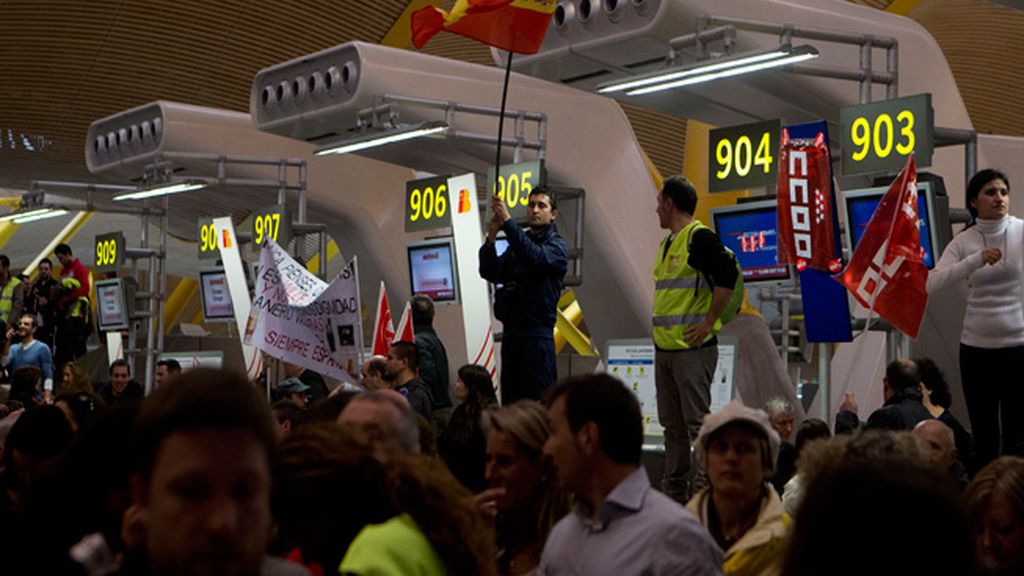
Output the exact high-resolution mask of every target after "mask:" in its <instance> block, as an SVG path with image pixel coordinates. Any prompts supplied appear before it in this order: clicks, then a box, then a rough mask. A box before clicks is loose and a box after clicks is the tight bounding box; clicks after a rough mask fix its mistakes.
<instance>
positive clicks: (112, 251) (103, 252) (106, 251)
mask: <svg viewBox="0 0 1024 576" xmlns="http://www.w3.org/2000/svg"><path fill="white" fill-rule="evenodd" d="M124 249H125V245H124V234H122V233H120V232H108V233H107V234H99V235H97V236H96V263H95V265H94V266H93V271H94V272H116V271H117V269H118V268H120V267H121V266H122V265H123V264H124Z"/></svg>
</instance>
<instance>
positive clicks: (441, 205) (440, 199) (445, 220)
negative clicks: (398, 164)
mask: <svg viewBox="0 0 1024 576" xmlns="http://www.w3.org/2000/svg"><path fill="white" fill-rule="evenodd" d="M450 210H451V207H450V206H448V177H447V176H434V177H432V178H424V179H422V180H410V181H408V182H406V183H405V231H406V232H420V231H423V230H436V229H438V228H447V227H449V226H451V225H452V215H451V212H450Z"/></svg>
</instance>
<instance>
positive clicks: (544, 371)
mask: <svg viewBox="0 0 1024 576" xmlns="http://www.w3.org/2000/svg"><path fill="white" fill-rule="evenodd" d="M556 380H558V367H557V365H556V363H555V340H554V339H553V338H516V337H512V338H509V337H507V336H506V337H505V338H503V339H502V341H501V403H502V405H503V406H508V405H509V404H511V403H513V402H515V401H516V400H522V399H529V400H541V399H543V396H544V391H545V390H547V389H548V386H551V385H552V384H554V383H555V381H556Z"/></svg>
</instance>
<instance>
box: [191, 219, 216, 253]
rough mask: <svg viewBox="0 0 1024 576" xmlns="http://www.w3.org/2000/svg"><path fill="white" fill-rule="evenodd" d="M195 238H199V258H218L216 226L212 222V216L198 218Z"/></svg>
mask: <svg viewBox="0 0 1024 576" xmlns="http://www.w3.org/2000/svg"><path fill="white" fill-rule="evenodd" d="M196 239H198V240H199V259H200V260H216V259H217V258H220V248H219V247H218V246H217V242H218V240H217V227H216V226H215V225H214V224H213V218H200V219H199V225H198V228H197V229H196Z"/></svg>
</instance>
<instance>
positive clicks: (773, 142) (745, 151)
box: [708, 120, 781, 192]
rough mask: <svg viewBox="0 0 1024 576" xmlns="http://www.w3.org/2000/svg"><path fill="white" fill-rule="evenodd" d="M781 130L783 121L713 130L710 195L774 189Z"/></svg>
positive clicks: (709, 175) (711, 136) (709, 154)
mask: <svg viewBox="0 0 1024 576" xmlns="http://www.w3.org/2000/svg"><path fill="white" fill-rule="evenodd" d="M780 130H781V122H780V121H779V120H768V121H767V122H756V123H754V124H744V125H742V126H730V127H728V128H719V129H717V130H712V131H711V134H710V137H709V139H708V191H710V192H727V191H729V190H741V189H744V188H758V187H762V186H774V185H775V184H776V178H777V175H776V162H775V157H776V156H777V155H778V151H779V134H780Z"/></svg>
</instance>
